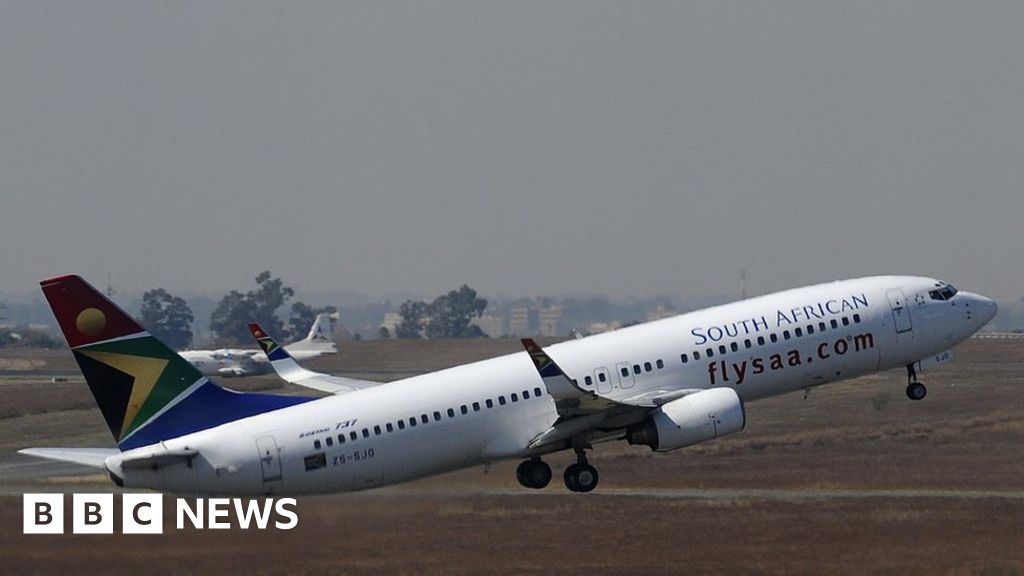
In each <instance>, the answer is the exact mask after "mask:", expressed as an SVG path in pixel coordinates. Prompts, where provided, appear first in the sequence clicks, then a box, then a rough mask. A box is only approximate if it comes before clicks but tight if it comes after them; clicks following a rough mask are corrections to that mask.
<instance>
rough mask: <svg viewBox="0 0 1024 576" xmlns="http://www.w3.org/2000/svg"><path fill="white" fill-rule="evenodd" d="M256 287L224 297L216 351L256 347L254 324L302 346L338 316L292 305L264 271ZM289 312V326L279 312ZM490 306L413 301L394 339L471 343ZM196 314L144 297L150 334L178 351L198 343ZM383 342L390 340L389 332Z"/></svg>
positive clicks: (455, 293) (459, 293) (463, 296)
mask: <svg viewBox="0 0 1024 576" xmlns="http://www.w3.org/2000/svg"><path fill="white" fill-rule="evenodd" d="M255 281H256V287H255V288H254V289H252V290H249V291H247V292H244V293H243V292H239V291H237V290H232V291H231V292H228V293H227V294H225V295H224V297H223V298H221V299H220V301H219V302H218V303H217V306H216V307H215V308H214V310H213V312H212V313H211V315H210V331H211V332H213V333H214V335H215V337H214V345H216V346H228V345H246V344H249V343H251V341H252V335H251V334H250V333H249V327H248V325H249V323H250V322H259V324H260V325H261V326H263V328H264V329H265V330H267V332H268V333H270V334H272V335H273V336H274V337H275V338H279V339H281V340H296V339H299V338H302V337H304V336H305V334H306V332H307V331H308V330H309V327H310V326H311V325H312V324H313V321H314V320H315V319H316V316H317V315H318V314H322V313H325V312H327V313H334V312H337V308H335V307H334V306H322V307H319V308H316V307H313V306H310V305H308V304H306V303H305V302H301V301H295V302H292V303H291V305H290V306H288V301H289V300H291V299H292V298H293V297H294V296H295V290H294V289H293V288H292V287H290V286H287V285H285V284H284V281H282V280H281V279H280V278H276V277H274V276H273V275H272V274H271V273H270V271H263V272H261V273H260V274H259V275H258V276H256V278H255ZM286 306H288V321H287V324H285V322H284V321H282V320H281V319H280V318H278V316H277V311H278V310H280V309H281V308H284V307H286ZM486 308H487V300H485V299H482V298H478V297H477V294H476V291H475V290H473V289H472V288H470V287H469V286H466V285H463V286H462V287H461V288H459V289H458V290H452V291H451V292H448V293H447V294H444V295H442V296H439V297H438V298H436V299H434V300H433V301H432V302H430V303H427V302H424V301H412V300H409V301H407V302H405V303H403V304H402V306H401V308H400V314H401V316H402V322H401V324H400V325H399V326H398V327H397V329H396V333H395V334H394V336H396V337H398V338H469V337H485V336H487V335H486V334H484V333H483V331H481V330H480V328H479V327H478V326H475V325H473V324H472V320H473V318H475V317H479V316H480V315H481V314H483V311H484V310H485V309H486ZM194 319H195V318H194V316H193V313H192V309H191V308H190V307H189V305H188V303H187V302H186V301H185V300H184V299H183V298H180V297H178V296H174V295H172V294H170V293H168V292H167V291H166V290H164V289H163V288H155V289H153V290H148V291H146V292H145V293H144V294H143V296H142V308H141V310H140V321H141V323H142V325H143V326H145V327H146V329H147V330H149V332H150V333H151V334H153V335H154V336H156V337H157V338H159V339H160V340H162V341H163V342H164V343H166V344H167V345H168V346H171V347H172V348H178V349H180V348H184V347H186V346H188V345H189V344H190V343H191V342H192V338H193V336H194V335H193V333H192V328H191V326H192V322H193V320H194ZM384 332H385V333H384V334H381V335H382V336H386V337H389V336H391V335H390V334H386V330H384Z"/></svg>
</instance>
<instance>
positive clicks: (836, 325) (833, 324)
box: [829, 318, 839, 330]
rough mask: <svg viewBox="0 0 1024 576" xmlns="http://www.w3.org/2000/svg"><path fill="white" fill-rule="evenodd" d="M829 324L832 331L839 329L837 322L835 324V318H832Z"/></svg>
mask: <svg viewBox="0 0 1024 576" xmlns="http://www.w3.org/2000/svg"><path fill="white" fill-rule="evenodd" d="M829 323H830V324H832V329H833V330H834V329H836V328H839V322H836V319H835V318H833V319H832V320H831V321H830V322H829Z"/></svg>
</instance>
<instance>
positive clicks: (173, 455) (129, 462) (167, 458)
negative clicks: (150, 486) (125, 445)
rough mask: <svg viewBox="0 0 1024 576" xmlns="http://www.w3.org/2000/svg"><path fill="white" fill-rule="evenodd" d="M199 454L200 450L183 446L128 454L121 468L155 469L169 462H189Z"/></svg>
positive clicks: (122, 461)
mask: <svg viewBox="0 0 1024 576" xmlns="http://www.w3.org/2000/svg"><path fill="white" fill-rule="evenodd" d="M198 454H199V451H198V450H193V449H191V448H182V449H178V450H162V451H158V452H150V453H147V454H139V455H132V456H126V457H125V458H124V459H122V460H121V468H125V469H131V468H135V469H143V468H150V469H155V468H159V467H161V466H167V465H168V464H175V463H178V462H184V463H187V462H189V461H190V460H192V459H193V458H195V457H196V456H197V455H198Z"/></svg>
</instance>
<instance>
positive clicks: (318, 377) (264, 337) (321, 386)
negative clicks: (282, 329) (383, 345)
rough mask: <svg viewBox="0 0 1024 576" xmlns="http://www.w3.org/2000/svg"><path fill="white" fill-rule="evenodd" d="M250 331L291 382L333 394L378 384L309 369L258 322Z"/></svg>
mask: <svg viewBox="0 0 1024 576" xmlns="http://www.w3.org/2000/svg"><path fill="white" fill-rule="evenodd" d="M249 332H252V336H253V338H255V339H256V342H258V343H259V345H260V348H262V349H263V352H264V353H266V355H267V358H268V359H270V366H271V367H272V368H273V369H274V372H277V375H278V376H279V377H280V378H281V379H282V380H284V381H285V382H288V383H289V384H295V385H297V386H305V387H306V388H312V389H314V390H320V391H323V392H330V393H331V394H344V393H346V392H351V391H353V390H358V389H359V388H367V387H369V386H376V385H377V384H378V383H377V382H369V381H366V380H353V379H350V378H342V377H340V376H331V375H330V374H322V373H320V372H314V371H312V370H307V369H306V368H303V367H302V366H299V363H298V362H296V361H295V358H293V357H292V355H291V354H289V353H288V351H287V350H285V349H284V348H283V347H281V346H278V344H277V342H275V341H274V339H273V338H271V337H270V335H269V334H267V332H266V330H264V329H263V328H262V327H261V326H260V325H259V324H258V323H256V322H252V323H250V324H249Z"/></svg>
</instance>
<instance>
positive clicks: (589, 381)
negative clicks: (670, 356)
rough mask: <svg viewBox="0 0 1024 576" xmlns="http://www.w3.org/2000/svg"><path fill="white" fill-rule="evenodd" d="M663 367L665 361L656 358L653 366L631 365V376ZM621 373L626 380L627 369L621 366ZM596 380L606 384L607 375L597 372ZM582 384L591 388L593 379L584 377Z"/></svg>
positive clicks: (647, 364)
mask: <svg viewBox="0 0 1024 576" xmlns="http://www.w3.org/2000/svg"><path fill="white" fill-rule="evenodd" d="M664 367H665V361H664V360H662V359H661V358H658V359H657V360H655V361H654V364H651V363H650V362H644V363H643V365H642V366H641V365H640V364H633V374H636V375H637V376H639V375H640V374H641V373H642V372H653V371H654V370H655V368H657V369H658V370H661V369H663V368H664ZM621 372H622V377H623V378H628V377H629V368H628V367H626V366H623V367H622V369H621ZM597 379H598V380H599V381H601V382H607V381H608V375H607V374H605V373H604V372H598V373H597ZM583 382H584V383H585V384H586V385H587V386H593V385H594V379H593V377H591V376H584V377H583Z"/></svg>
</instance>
